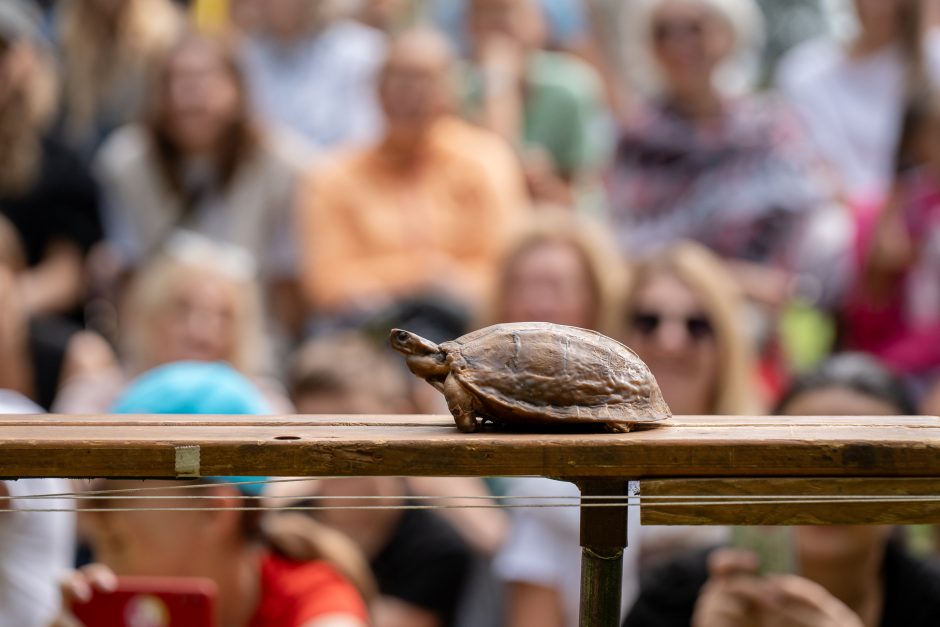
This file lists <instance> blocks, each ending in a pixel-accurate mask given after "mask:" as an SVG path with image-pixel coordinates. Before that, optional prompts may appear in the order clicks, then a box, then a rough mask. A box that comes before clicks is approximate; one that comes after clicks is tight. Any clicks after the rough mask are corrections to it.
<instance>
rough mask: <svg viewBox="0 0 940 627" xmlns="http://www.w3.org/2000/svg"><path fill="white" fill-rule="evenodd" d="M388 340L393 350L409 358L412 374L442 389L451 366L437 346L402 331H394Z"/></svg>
mask: <svg viewBox="0 0 940 627" xmlns="http://www.w3.org/2000/svg"><path fill="white" fill-rule="evenodd" d="M388 339H389V342H390V343H391V345H392V348H394V349H395V350H397V351H398V352H399V353H403V354H405V355H406V356H407V357H406V359H405V363H407V364H408V369H409V370H411V372H413V373H414V374H416V375H417V376H419V377H421V378H422V379H424V380H426V381H427V382H428V383H430V384H431V385H433V386H434V387H436V388H438V389H442V388H441V386H442V385H443V382H444V379H445V378H446V377H447V374H448V373H449V372H450V366H448V365H447V359H446V357H445V355H444V353H443V352H442V351H441V349H440V347H439V346H438V345H437V344H435V343H434V342H432V341H431V340H426V339H424V338H423V337H421V336H420V335H415V334H414V333H412V332H410V331H402V330H401V329H392V332H391V334H389V338H388Z"/></svg>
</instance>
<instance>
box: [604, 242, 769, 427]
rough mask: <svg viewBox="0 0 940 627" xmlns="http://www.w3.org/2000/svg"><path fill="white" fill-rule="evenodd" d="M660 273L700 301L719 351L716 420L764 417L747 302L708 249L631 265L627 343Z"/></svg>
mask: <svg viewBox="0 0 940 627" xmlns="http://www.w3.org/2000/svg"><path fill="white" fill-rule="evenodd" d="M659 273H664V274H668V275H670V276H673V277H675V278H677V279H679V280H680V281H681V282H682V283H683V284H684V285H686V286H687V287H688V288H689V289H690V290H692V292H693V293H694V294H695V296H696V297H697V298H698V299H699V301H701V304H702V306H703V308H704V310H705V314H706V315H707V316H708V320H709V322H710V323H711V325H712V328H713V329H714V332H715V341H716V343H717V345H718V360H719V365H718V368H717V370H718V379H717V384H716V389H715V391H714V394H713V396H712V405H713V406H712V407H711V408H710V410H711V412H710V413H713V414H720V415H748V414H754V413H757V412H759V411H760V403H759V401H758V394H757V393H756V391H755V385H756V383H757V381H756V379H755V373H756V364H755V354H754V346H753V344H752V342H751V340H750V337H749V336H748V334H747V332H746V331H745V330H744V328H743V327H744V326H745V319H744V315H745V314H744V300H743V296H742V294H741V292H740V289H739V288H738V285H737V283H736V282H735V280H734V278H733V277H732V276H731V274H730V273H729V272H728V270H727V268H726V267H725V265H724V264H723V263H722V261H721V259H720V258H718V257H717V256H716V255H715V254H714V253H712V252H711V251H710V250H708V249H707V248H705V247H704V246H702V245H700V244H697V243H693V242H681V243H678V244H675V245H673V246H671V247H670V248H668V249H666V250H665V251H663V252H662V253H660V254H658V255H655V256H653V257H650V258H649V259H646V260H642V261H638V262H636V263H635V264H633V265H632V267H631V268H630V272H629V279H628V281H627V290H626V297H625V299H624V305H623V308H622V315H623V318H622V320H623V324H624V330H623V337H627V336H628V335H629V333H630V331H631V330H632V329H631V324H632V322H631V321H632V320H633V315H632V314H633V313H634V309H635V307H636V295H637V293H638V292H639V290H640V289H641V288H642V287H643V286H644V285H645V284H646V282H647V281H648V280H649V279H650V277H651V276H654V275H656V274H659Z"/></svg>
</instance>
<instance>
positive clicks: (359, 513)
mask: <svg viewBox="0 0 940 627" xmlns="http://www.w3.org/2000/svg"><path fill="white" fill-rule="evenodd" d="M363 364H369V377H368V382H367V384H366V385H364V384H363V378H362V367H363ZM406 377H407V373H406V372H405V371H404V369H403V368H401V366H400V364H399V363H397V360H396V359H395V358H394V357H393V356H392V355H391V354H390V353H389V352H388V351H386V350H384V349H378V348H377V347H376V346H374V345H373V344H372V343H371V342H370V341H368V340H367V339H366V338H365V337H364V336H362V335H360V334H358V333H357V332H354V331H346V332H342V333H337V334H334V335H331V336H327V337H323V338H317V339H314V340H311V341H309V342H308V343H307V344H305V345H304V346H303V348H302V349H300V351H299V352H298V353H297V354H296V355H295V357H294V359H293V360H292V364H291V368H290V372H289V375H288V378H289V380H290V382H289V388H290V392H291V400H292V401H293V402H294V404H295V406H296V407H297V411H298V412H299V413H302V414H315V415H320V414H326V415H332V416H335V415H338V414H395V413H402V414H407V413H413V412H414V405H413V402H412V401H411V398H410V394H409V391H410V390H409V384H410V381H409V380H408V379H407V378H406ZM324 418H325V417H324ZM441 481H444V482H449V483H450V484H451V485H449V486H447V487H448V488H449V489H450V490H452V491H453V492H452V493H454V494H468V493H469V494H485V489H484V488H483V486H482V482H481V481H480V480H479V479H473V478H468V479H460V478H456V479H443V480H441ZM412 482H413V479H412V478H402V477H360V478H348V479H328V480H311V481H303V482H290V483H284V484H281V485H279V486H272V488H273V489H272V491H271V492H270V494H271V496H290V497H295V498H296V499H297V500H298V501H303V502H307V503H312V504H330V505H340V506H341V505H342V504H343V503H349V504H351V505H359V504H362V503H363V501H361V500H356V499H357V497H369V498H372V499H377V500H370V501H369V503H370V504H373V505H382V506H388V507H393V506H402V505H413V504H415V503H416V501H412V500H410V499H409V498H408V496H407V495H409V494H423V493H422V492H418V491H416V489H415V488H416V487H417V488H419V489H420V487H421V485H420V484H421V483H422V480H417V485H414V484H413V483H412ZM424 482H425V483H426V482H427V480H424ZM468 489H469V490H470V491H469V492H468V491H467V490H468ZM437 496H444V495H442V494H440V495H437ZM320 497H325V498H326V499H331V500H324V501H320V500H318V499H319V498H320ZM337 497H349V500H348V501H345V500H339V501H337V500H336V499H337ZM379 497H384V498H379ZM278 503H279V504H284V500H283V499H278ZM435 503H436V501H435ZM450 513H456V514H458V516H457V517H458V518H464V519H466V520H463V521H459V522H461V523H462V524H461V527H457V526H456V525H455V524H454V518H455V517H454V516H447V515H446V514H447V510H442V511H441V512H440V513H439V512H430V511H426V510H403V509H381V510H344V509H331V510H325V511H322V512H315V513H314V515H315V517H316V518H317V520H319V521H320V522H323V523H325V524H327V525H330V526H331V527H334V528H336V529H338V530H340V531H342V532H344V533H345V534H347V535H348V536H349V537H350V538H352V539H353V540H354V541H355V542H356V543H357V544H358V545H359V548H360V549H361V550H362V551H363V553H364V554H365V555H366V556H367V557H368V558H369V560H370V562H371V566H372V572H373V574H374V575H375V578H376V580H377V583H378V589H379V594H380V596H379V598H378V599H377V600H376V602H375V603H374V604H373V618H374V622H373V624H374V626H375V627H448V626H450V625H454V624H455V620H456V617H457V611H458V607H459V602H460V601H461V599H462V598H463V596H464V593H465V592H466V586H467V583H468V581H469V579H470V575H471V566H472V564H473V561H474V558H475V551H474V550H473V548H475V547H471V544H470V543H469V542H468V541H467V540H465V539H464V537H463V535H464V533H463V532H475V531H477V528H479V529H480V530H483V533H481V534H480V535H482V536H486V535H488V534H491V533H492V529H494V528H499V527H501V526H502V521H501V520H500V514H499V513H498V512H495V511H493V510H450ZM463 514H466V515H465V516H464V515H463ZM476 519H478V520H476ZM468 521H469V524H471V525H472V526H473V527H472V528H471V529H464V527H466V526H467V523H468ZM487 528H489V530H487ZM467 535H468V537H470V536H471V535H472V533H468V534H467Z"/></svg>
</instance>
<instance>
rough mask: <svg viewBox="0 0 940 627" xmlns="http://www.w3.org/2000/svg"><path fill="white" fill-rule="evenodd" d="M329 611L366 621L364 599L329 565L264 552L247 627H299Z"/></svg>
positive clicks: (366, 613) (367, 617) (367, 618)
mask: <svg viewBox="0 0 940 627" xmlns="http://www.w3.org/2000/svg"><path fill="white" fill-rule="evenodd" d="M330 614H345V615H347V616H354V617H356V618H358V619H360V620H362V621H363V622H364V623H368V622H369V614H368V611H367V610H366V605H365V602H364V601H363V600H362V596H361V595H360V594H359V591H358V590H356V588H355V586H353V585H352V584H351V583H349V582H348V581H347V580H346V579H344V578H343V577H342V576H341V575H340V574H339V573H338V572H337V571H336V569H334V568H333V567H332V566H331V565H330V564H328V563H326V562H321V561H314V562H294V561H291V560H289V559H287V558H285V557H282V556H280V555H275V554H273V553H268V554H267V555H265V556H264V558H263V560H262V562H261V605H260V606H259V607H258V610H257V611H256V612H255V615H254V617H253V618H252V619H251V623H250V624H249V627H302V626H303V625H304V623H306V622H308V621H310V620H312V619H314V618H320V617H323V616H327V615H330Z"/></svg>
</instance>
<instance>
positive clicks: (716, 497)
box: [10, 484, 940, 505]
mask: <svg viewBox="0 0 940 627" xmlns="http://www.w3.org/2000/svg"><path fill="white" fill-rule="evenodd" d="M208 485H213V484H208ZM219 485H224V484H219ZM914 497H923V498H940V496H937V497H934V496H932V495H906V494H858V495H851V494H828V495H823V494H819V495H817V494H755V495H747V496H746V497H745V496H744V495H732V494H708V495H680V494H673V495H659V494H650V495H642V494H638V495H635V496H630V497H629V498H630V499H638V500H642V501H668V500H669V499H673V500H676V501H677V502H679V501H681V502H683V503H686V504H688V505H695V504H698V503H699V501H701V500H708V501H728V502H732V501H736V500H739V499H742V498H747V499H748V502H754V503H761V502H767V501H771V502H776V501H780V500H783V501H790V500H794V499H799V500H804V501H810V502H821V503H838V502H849V503H851V502H857V501H864V500H872V499H875V500H877V501H909V500H911V498H914ZM10 498H12V499H16V500H24V501H28V500H52V499H55V500H58V499H63V498H75V499H81V500H107V501H113V500H134V501H146V500H167V499H173V500H181V499H182V500H188V499H205V500H214V499H231V498H232V497H231V496H229V495H222V494H205V495H202V494H192V495H189V494H187V495H179V494H176V495H174V494H146V495H124V494H116V495H108V494H94V493H83V492H71V493H60V494H28V495H24V496H11V497H10ZM237 498H240V499H245V500H249V501H251V500H264V501H271V500H273V501H277V500H299V499H304V498H311V499H316V500H318V501H320V500H337V501H340V500H354V501H358V500H391V499H399V500H410V501H423V500H428V501H431V500H480V501H493V500H495V501H500V500H506V501H577V502H581V501H610V500H616V499H622V498H624V497H623V496H622V495H610V496H599V495H583V496H579V495H545V496H538V495H498V494H497V495H478V494H467V495H422V494H419V495H414V494H400V495H382V494H376V495H373V494H363V495H317V494H310V495H305V494H273V495H263V494H261V495H255V494H244V495H239V496H238V497H237Z"/></svg>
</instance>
